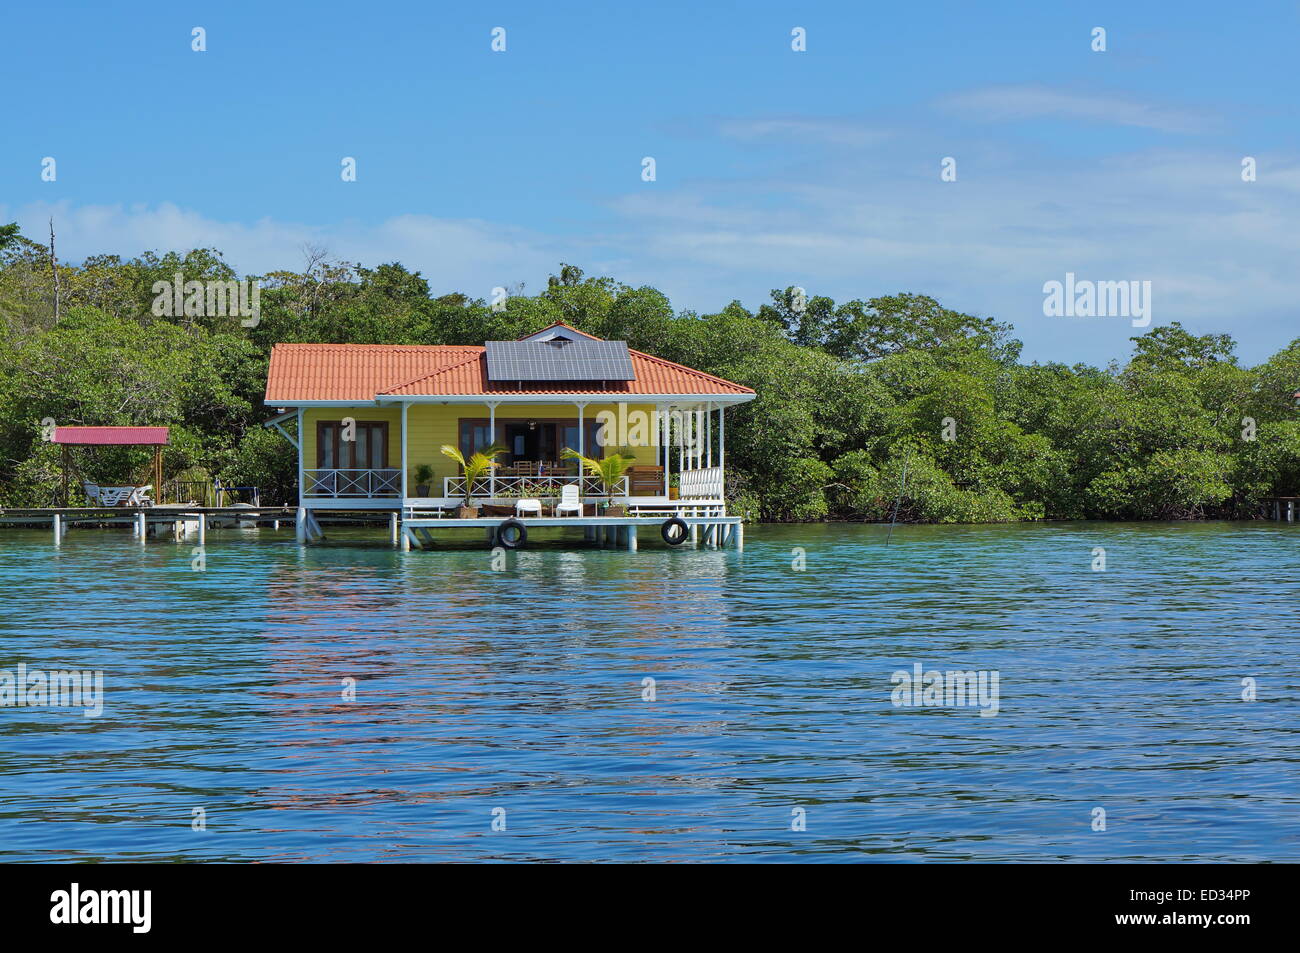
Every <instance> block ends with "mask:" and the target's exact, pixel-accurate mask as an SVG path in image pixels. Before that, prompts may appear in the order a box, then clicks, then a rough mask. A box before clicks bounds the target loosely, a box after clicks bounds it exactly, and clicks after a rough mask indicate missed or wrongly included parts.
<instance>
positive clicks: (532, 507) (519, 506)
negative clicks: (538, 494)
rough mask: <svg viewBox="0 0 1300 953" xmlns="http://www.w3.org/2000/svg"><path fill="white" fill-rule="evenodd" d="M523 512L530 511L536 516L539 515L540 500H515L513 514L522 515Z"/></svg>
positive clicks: (540, 511) (540, 513)
mask: <svg viewBox="0 0 1300 953" xmlns="http://www.w3.org/2000/svg"><path fill="white" fill-rule="evenodd" d="M525 513H532V514H534V515H536V516H541V515H542V501H541V500H528V499H525V500H517V501H515V515H516V516H523V515H524V514H525Z"/></svg>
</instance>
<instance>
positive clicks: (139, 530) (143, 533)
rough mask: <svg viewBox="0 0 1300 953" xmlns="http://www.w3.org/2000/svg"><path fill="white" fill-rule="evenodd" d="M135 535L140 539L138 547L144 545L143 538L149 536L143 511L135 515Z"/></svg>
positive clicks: (147, 524)
mask: <svg viewBox="0 0 1300 953" xmlns="http://www.w3.org/2000/svg"><path fill="white" fill-rule="evenodd" d="M135 525H136V535H137V536H139V537H140V545H142V546H143V545H144V541H145V537H147V536H148V535H149V523H148V520H146V518H145V515H144V511H143V510H141V511H140V512H139V513H137V514H136V515H135Z"/></svg>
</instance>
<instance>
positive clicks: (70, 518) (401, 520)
mask: <svg viewBox="0 0 1300 953" xmlns="http://www.w3.org/2000/svg"><path fill="white" fill-rule="evenodd" d="M319 515H320V516H321V517H323V518H324V519H325V520H326V522H327V524H329V525H338V524H349V523H352V524H363V525H381V526H382V525H384V524H387V528H388V536H389V541H390V543H391V544H392V545H393V546H395V547H399V548H400V549H402V550H406V551H409V550H410V549H412V548H416V549H425V548H428V547H430V546H432V545H433V544H434V539H433V534H434V533H435V532H436V531H437V530H440V529H480V530H484V531H485V533H486V541H487V545H489V546H497V545H504V546H505V547H506V548H508V549H514V548H517V546H521V545H523V542H524V540H526V539H527V535H528V533H529V532H531V531H535V530H549V529H566V528H575V527H580V528H582V529H583V531H584V537H585V540H586V542H588V543H591V544H594V545H597V546H606V547H617V548H619V549H627V550H633V551H634V550H636V548H637V536H638V530H643V531H650V532H657V531H660V530H661V528H662V527H663V526H664V524H665V521H666V520H671V519H674V517H673V516H672V514H667V513H663V514H660V513H655V514H647V513H643V514H639V515H638V514H630V515H623V516H566V517H554V516H527V517H499V516H492V517H484V516H480V517H476V518H472V519H459V518H457V517H455V516H451V515H436V514H432V513H417V512H408V513H405V514H399V513H398V512H397V511H387V512H385V511H382V510H372V509H360V510H355V511H348V510H342V509H337V510H336V509H331V510H328V511H325V512H321V513H320V514H319ZM317 517H318V514H317V513H316V512H314V511H312V510H310V509H304V508H302V507H294V506H183V505H179V504H164V505H161V506H135V507H127V506H50V507H10V508H5V509H0V527H4V526H28V527H36V528H46V527H48V528H49V529H50V531H51V533H52V534H53V537H54V539H53V542H54V545H55V546H58V545H60V543H61V542H62V541H63V539H64V537H65V536H66V535H67V533H68V529H69V528H70V527H72V526H81V527H94V528H110V527H129V528H130V530H131V536H132V537H133V538H134V539H136V540H138V541H139V542H141V543H143V542H145V541H146V540H147V539H148V538H149V537H150V536H153V537H154V538H167V537H170V538H172V539H173V540H175V541H177V542H180V541H182V540H184V539H186V538H188V537H196V542H197V543H198V545H200V546H201V545H204V543H205V542H206V540H207V530H208V528H209V527H211V526H212V524H213V523H226V524H229V523H232V522H233V523H235V524H241V523H242V524H245V525H246V524H249V523H252V524H254V525H270V526H271V527H272V528H274V529H279V528H280V525H281V524H282V523H285V524H291V525H293V527H294V529H295V537H296V539H297V540H298V542H299V543H302V544H307V543H311V542H318V541H321V540H323V539H324V538H325V534H324V531H323V530H322V528H321V525H320V522H319V521H318V518H317ZM678 519H679V520H680V522H681V523H682V524H684V527H683V526H679V527H677V531H678V532H684V533H685V535H684V536H683V537H681V538H679V539H676V540H674V541H673V542H672V543H670V545H680V544H681V543H684V542H687V541H689V542H690V543H692V544H697V545H700V546H703V547H709V548H721V547H728V546H729V547H734V548H736V549H741V548H743V546H744V525H743V523H742V521H741V519H740V518H739V517H736V516H718V515H685V514H683V515H682V516H681V517H680V518H678ZM505 523H513V524H516V526H517V527H522V528H523V532H522V534H519V543H518V544H512V543H511V542H510V541H509V540H507V541H505V542H504V543H503V541H502V540H501V538H500V533H501V527H502V526H503V524H505ZM665 541H667V537H665Z"/></svg>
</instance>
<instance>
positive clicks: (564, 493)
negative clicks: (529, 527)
mask: <svg viewBox="0 0 1300 953" xmlns="http://www.w3.org/2000/svg"><path fill="white" fill-rule="evenodd" d="M565 513H573V514H575V515H577V516H581V515H582V497H581V496H579V491H578V484H576V483H566V484H564V486H563V487H561V488H560V502H558V503H556V504H555V515H556V516H563V515H564V514H565Z"/></svg>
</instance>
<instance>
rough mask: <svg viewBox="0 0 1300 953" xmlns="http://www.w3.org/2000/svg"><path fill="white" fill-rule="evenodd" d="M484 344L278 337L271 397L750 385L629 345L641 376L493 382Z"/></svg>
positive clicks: (678, 390)
mask: <svg viewBox="0 0 1300 953" xmlns="http://www.w3.org/2000/svg"><path fill="white" fill-rule="evenodd" d="M483 352H484V348H483V347H482V346H481V345H480V346H470V345H465V346H462V345H427V344H426V345H418V344H412V345H387V344H277V345H275V347H274V348H272V350H271V367H270V369H269V371H268V372H267V381H266V403H268V404H271V405H275V406H285V405H290V404H295V403H297V402H299V401H316V400H337V401H347V400H356V401H371V400H374V399H375V398H376V397H377V396H381V395H382V396H386V397H423V396H435V397H455V396H473V395H477V394H483V395H488V394H539V395H554V394H690V395H699V396H731V395H742V394H752V393H754V392H753V391H752V390H750V389H749V388H748V387H742V386H741V385H740V384H733V383H732V382H731V381H728V380H723V379H722V378H721V377H714V376H713V375H712V374H705V373H704V372H703V371H697V370H692V369H691V368H689V367H683V366H682V365H681V364H674V363H673V362H672V361H665V360H663V359H662V358H658V357H654V356H652V355H650V354H643V353H642V352H640V351H633V350H631V349H630V348H629V349H628V353H629V354H630V355H631V358H632V369H633V371H634V372H635V373H636V378H635V379H634V380H630V381H611V382H608V383H607V384H606V385H605V386H604V387H600V386H581V385H578V384H564V385H560V384H543V385H532V386H528V385H525V386H522V387H521V386H519V385H508V384H501V383H491V382H489V381H488V379H487V362H486V361H485V360H484V358H483Z"/></svg>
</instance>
